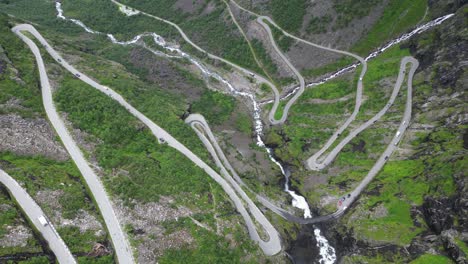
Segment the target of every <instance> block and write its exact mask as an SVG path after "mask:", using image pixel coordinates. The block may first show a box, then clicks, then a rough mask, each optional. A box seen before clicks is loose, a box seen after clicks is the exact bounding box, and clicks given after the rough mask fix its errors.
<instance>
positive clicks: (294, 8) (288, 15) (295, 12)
mask: <svg viewBox="0 0 468 264" xmlns="http://www.w3.org/2000/svg"><path fill="white" fill-rule="evenodd" d="M270 8H271V14H272V18H273V20H274V21H275V22H276V23H277V24H278V25H279V26H280V27H282V28H283V29H284V30H286V31H288V32H290V33H296V32H298V31H299V30H300V29H301V27H302V20H303V17H304V15H305V13H306V8H307V1H305V0H289V1H282V0H272V1H271V2H270Z"/></svg>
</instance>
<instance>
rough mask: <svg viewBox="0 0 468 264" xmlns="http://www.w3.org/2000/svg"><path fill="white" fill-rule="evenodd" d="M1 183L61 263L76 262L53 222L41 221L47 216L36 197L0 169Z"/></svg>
mask: <svg viewBox="0 0 468 264" xmlns="http://www.w3.org/2000/svg"><path fill="white" fill-rule="evenodd" d="M0 183H2V184H3V185H5V187H6V188H7V189H8V191H9V193H10V194H11V195H12V196H13V197H14V198H15V200H16V202H17V203H18V204H19V206H20V207H21V209H22V211H23V212H24V213H25V214H26V216H27V217H28V218H29V221H30V222H31V223H32V224H33V225H34V227H35V228H36V229H37V230H38V231H39V232H40V233H41V234H42V237H43V238H44V239H45V240H46V241H47V244H48V245H49V248H50V249H51V250H52V252H54V254H55V256H56V257H57V260H58V262H59V263H63V264H65V263H70V264H71V263H76V261H75V258H73V255H72V254H71V252H70V250H69V249H68V247H67V245H65V243H64V242H63V240H62V238H61V237H60V235H59V234H58V233H57V231H56V230H55V228H54V226H53V225H52V223H50V222H49V221H47V222H48V224H46V225H44V224H43V223H41V222H40V221H39V217H45V214H44V212H43V211H42V209H41V208H40V207H39V205H38V204H37V203H36V202H35V201H34V199H33V198H32V197H31V196H29V194H28V193H27V192H26V190H25V189H24V188H23V187H21V186H20V185H19V183H18V182H17V181H15V179H13V178H12V177H11V176H10V175H8V174H7V173H6V172H5V171H3V170H1V169H0Z"/></svg>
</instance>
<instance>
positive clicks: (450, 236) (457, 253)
mask: <svg viewBox="0 0 468 264" xmlns="http://www.w3.org/2000/svg"><path fill="white" fill-rule="evenodd" d="M457 236H458V233H457V232H456V231H454V230H448V231H444V232H443V233H442V235H441V238H442V241H443V243H444V248H445V250H446V251H447V253H448V254H449V256H450V257H451V258H452V259H453V260H454V261H455V262H456V263H457V264H468V261H467V259H466V254H465V253H464V252H463V251H462V250H461V249H460V247H459V246H458V245H457V243H456V242H455V238H456V237H457Z"/></svg>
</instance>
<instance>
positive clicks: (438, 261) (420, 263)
mask: <svg viewBox="0 0 468 264" xmlns="http://www.w3.org/2000/svg"><path fill="white" fill-rule="evenodd" d="M429 263H430V264H453V263H454V262H453V261H452V260H451V259H450V258H448V257H446V256H441V255H432V254H424V255H421V256H419V257H418V258H417V259H415V260H413V261H411V262H410V264H429Z"/></svg>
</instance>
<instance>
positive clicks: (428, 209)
mask: <svg viewBox="0 0 468 264" xmlns="http://www.w3.org/2000/svg"><path fill="white" fill-rule="evenodd" d="M422 211H423V214H424V219H425V220H426V223H427V225H428V226H429V227H430V228H431V230H432V231H434V233H436V234H440V233H441V232H442V231H444V230H448V229H450V228H452V226H453V219H454V216H453V201H452V199H449V198H443V199H434V198H433V197H426V198H425V199H424V203H423V205H422Z"/></svg>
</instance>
